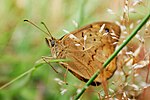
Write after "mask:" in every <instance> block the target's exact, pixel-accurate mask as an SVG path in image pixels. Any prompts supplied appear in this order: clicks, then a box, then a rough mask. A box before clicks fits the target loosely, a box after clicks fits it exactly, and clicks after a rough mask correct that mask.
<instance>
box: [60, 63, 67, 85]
mask: <svg viewBox="0 0 150 100" xmlns="http://www.w3.org/2000/svg"><path fill="white" fill-rule="evenodd" d="M60 64H61V65H63V66H68V64H67V63H64V62H60ZM67 73H68V67H66V72H65V74H64V82H65V83H66V85H68V83H67V81H66V79H67Z"/></svg>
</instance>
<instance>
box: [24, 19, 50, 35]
mask: <svg viewBox="0 0 150 100" xmlns="http://www.w3.org/2000/svg"><path fill="white" fill-rule="evenodd" d="M24 21H25V22H28V23H30V24H32V25H33V26H35V27H36V28H38V29H39V30H41V31H42V32H44V33H45V34H47V35H48V36H50V37H51V34H49V33H47V32H45V31H44V30H42V29H41V28H40V27H38V26H37V25H35V24H34V23H33V22H31V21H30V20H27V19H25V20H24ZM48 32H49V31H48Z"/></svg>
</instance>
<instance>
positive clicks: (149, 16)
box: [75, 13, 150, 100]
mask: <svg viewBox="0 0 150 100" xmlns="http://www.w3.org/2000/svg"><path fill="white" fill-rule="evenodd" d="M149 18H150V13H149V14H148V15H147V16H145V17H144V18H143V20H142V21H141V22H140V23H139V24H138V25H137V27H136V28H135V29H134V30H133V31H132V33H131V34H130V35H129V36H128V37H127V39H126V40H125V41H124V42H123V43H122V44H121V45H120V46H119V48H118V49H117V50H116V51H115V52H114V53H113V54H112V55H111V56H110V57H109V58H108V59H107V60H106V62H105V63H104V64H103V68H105V67H106V66H107V65H108V64H109V63H110V62H111V60H112V59H113V58H115V57H116V56H117V54H118V53H119V52H120V51H121V50H122V48H123V47H124V46H125V45H126V44H127V43H128V42H129V41H130V40H131V39H132V38H133V37H134V36H135V35H136V34H137V32H138V31H139V30H140V29H141V28H142V26H144V25H145V23H146V22H147V21H148V19H149ZM100 72H101V71H100V69H99V70H97V71H96V73H95V74H94V75H93V76H92V77H91V78H90V79H89V81H88V82H87V83H86V84H85V86H84V87H83V88H82V90H81V92H80V93H79V94H77V95H76V97H75V100H77V99H79V98H80V96H81V95H82V94H83V93H84V91H85V90H86V89H87V88H88V86H89V85H90V84H91V83H92V82H93V81H94V80H95V78H96V77H97V76H98V75H99V74H100Z"/></svg>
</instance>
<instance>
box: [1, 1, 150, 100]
mask: <svg viewBox="0 0 150 100" xmlns="http://www.w3.org/2000/svg"><path fill="white" fill-rule="evenodd" d="M144 3H145V4H146V5H144V6H137V7H135V8H136V10H137V11H138V13H131V14H130V15H131V16H130V17H131V20H133V21H134V20H138V19H140V18H143V17H144V15H145V14H146V13H147V10H149V8H148V7H150V6H149V5H150V2H149V0H145V1H144ZM107 9H112V10H113V11H114V12H115V13H116V15H110V13H108V12H107ZM145 9H146V10H145ZM122 14H123V0H0V86H2V85H3V84H6V83H8V82H9V81H10V80H12V79H14V78H15V77H17V76H19V75H21V74H22V73H24V72H26V71H27V70H29V69H31V68H32V67H33V66H34V63H35V62H36V61H37V60H39V59H40V58H41V56H49V55H50V49H49V48H48V47H47V45H46V43H45V40H44V37H46V35H45V34H44V33H43V32H41V31H40V30H38V29H37V28H35V27H33V26H32V25H30V24H28V23H25V22H23V20H24V19H29V20H31V21H32V22H34V23H36V25H38V26H39V27H41V28H42V29H43V30H45V28H44V27H43V26H42V25H41V24H40V22H41V21H43V22H45V23H46V25H47V27H48V28H49V29H50V32H51V33H52V35H53V36H54V37H56V38H60V37H62V36H63V35H64V34H65V32H63V29H66V30H68V31H73V30H75V29H77V28H76V27H75V26H74V24H73V21H76V22H77V23H78V24H79V27H81V26H83V25H86V24H88V23H91V22H95V21H119V22H120V16H122ZM54 67H55V68H56V69H57V70H59V71H60V73H59V74H57V73H55V71H54V70H53V69H52V68H51V67H50V66H49V65H47V64H45V65H43V66H41V67H39V68H37V69H36V71H35V72H34V73H33V74H32V75H31V76H30V75H26V76H25V77H23V78H21V79H19V80H17V81H15V82H14V83H13V84H11V85H10V86H8V87H6V88H4V89H2V90H0V100H67V99H70V98H71V97H73V96H75V94H76V91H77V89H78V88H81V87H82V86H83V84H84V83H83V82H81V81H79V80H78V79H77V78H75V77H74V76H73V75H71V74H68V76H67V82H68V83H69V85H59V84H58V82H57V81H55V80H54V79H55V78H59V79H61V80H63V78H64V77H63V74H64V73H65V70H64V68H61V67H60V66H58V65H57V64H55V66H54ZM65 89H66V90H67V91H66V93H65V94H64V95H62V94H61V91H65ZM90 97H91V98H90V99H96V98H97V94H96V93H95V95H92V96H90ZM85 100H86V97H85Z"/></svg>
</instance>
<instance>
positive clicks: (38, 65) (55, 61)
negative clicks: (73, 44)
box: [0, 59, 71, 90]
mask: <svg viewBox="0 0 150 100" xmlns="http://www.w3.org/2000/svg"><path fill="white" fill-rule="evenodd" d="M68 61H71V60H70V59H50V60H48V62H50V63H57V62H68ZM43 64H46V62H45V61H43V59H40V60H38V61H36V62H35V65H34V67H32V68H31V69H29V70H27V71H26V72H24V73H22V74H21V75H19V76H17V77H16V78H14V79H12V80H11V81H10V82H8V83H6V84H4V85H3V86H1V87H0V90H2V89H3V88H5V87H7V86H9V85H10V84H12V83H14V82H15V81H17V80H19V79H20V78H22V77H24V76H25V75H28V74H31V73H33V72H34V71H35V70H36V69H37V68H38V67H40V66H42V65H43Z"/></svg>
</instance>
